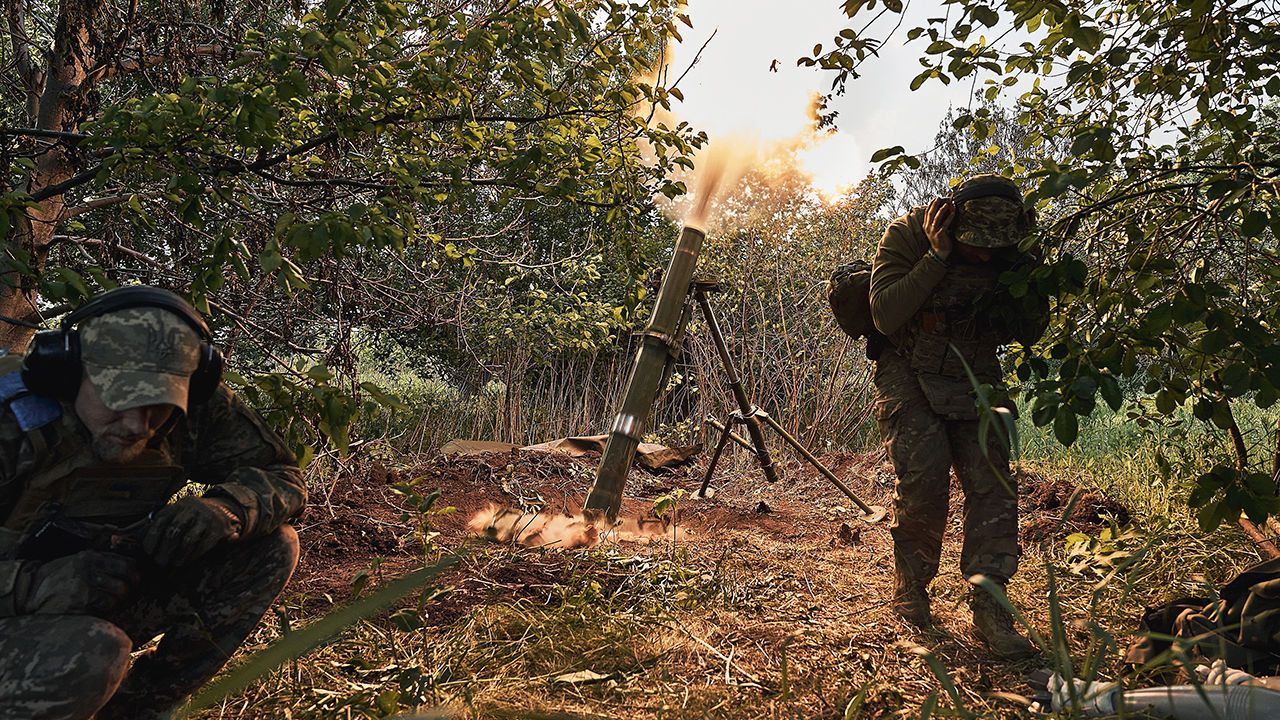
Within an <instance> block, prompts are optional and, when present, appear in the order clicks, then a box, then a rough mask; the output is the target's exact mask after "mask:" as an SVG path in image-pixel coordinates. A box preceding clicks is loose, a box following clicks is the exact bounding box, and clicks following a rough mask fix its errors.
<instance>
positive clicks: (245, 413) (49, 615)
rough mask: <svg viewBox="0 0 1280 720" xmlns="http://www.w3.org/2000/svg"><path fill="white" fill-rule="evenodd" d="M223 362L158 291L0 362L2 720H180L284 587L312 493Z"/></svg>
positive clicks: (103, 300) (205, 336)
mask: <svg viewBox="0 0 1280 720" xmlns="http://www.w3.org/2000/svg"><path fill="white" fill-rule="evenodd" d="M221 366H222V358H221V355H220V354H219V353H218V351H217V349H216V348H215V347H214V346H213V345H212V342H211V338H210V335H209V330H208V328H207V326H205V324H204V320H203V319H202V318H201V317H200V316H199V314H198V313H196V311H195V310H194V309H192V308H191V307H190V306H189V305H187V303H186V302H184V301H183V300H182V299H181V298H179V297H178V296H177V295H174V294H173V293H169V292H167V291H163V290H159V289H156V288H149V287H129V288H121V289H117V290H113V291H110V292H108V293H105V294H103V295H101V296H99V297H97V298H95V299H94V300H92V301H91V302H90V303H88V304H87V305H85V306H84V307H82V308H80V309H79V310H77V311H76V312H74V313H72V314H71V315H70V316H68V318H67V319H66V320H64V321H63V326H62V329H60V330H54V331H45V332H42V333H40V334H38V335H37V336H36V339H35V341H34V342H33V344H32V347H31V349H30V350H29V351H28V353H27V356H26V358H25V359H23V360H21V361H20V360H19V359H18V358H16V357H12V356H5V357H2V358H0V400H3V402H4V404H5V407H4V408H0V719H3V720H9V719H13V720H17V719H18V718H21V719H22V720H31V719H33V718H41V719H54V718H65V719H68V720H70V719H72V718H89V717H97V718H99V719H102V720H105V719H107V718H153V717H167V716H168V712H169V710H170V709H171V708H172V707H173V706H174V705H176V704H177V703H179V702H181V701H182V700H183V699H184V698H186V697H187V696H188V695H190V694H191V693H192V692H194V691H195V690H196V689H197V688H199V687H200V686H201V685H203V684H204V683H205V682H206V681H208V679H209V678H210V677H212V676H213V675H214V673H216V672H217V671H218V669H219V668H221V667H222V665H223V663H225V662H226V660H227V659H228V658H229V657H230V656H231V654H232V653H233V652H234V651H235V650H236V648H237V647H239V646H240V644H241V643H242V642H243V641H244V639H245V637H247V636H248V634H249V633H250V632H251V631H252V630H253V628H254V627H255V626H256V625H257V623H258V621H259V620H260V619H261V617H262V615H263V614H264V613H265V612H266V611H267V609H268V608H269V607H270V605H271V603H272V602H273V601H274V599H275V597H276V595H277V594H278V593H279V592H280V590H281V589H283V587H284V585H285V583H286V582H287V581H288V579H289V576H290V574H291V573H292V572H293V569H294V566H295V565H296V564H297V560H298V539H297V535H296V533H295V532H294V531H293V528H292V527H290V526H289V525H288V524H287V523H288V522H289V521H290V520H291V519H293V518H294V517H296V516H297V515H298V514H299V513H300V512H301V510H302V508H303V506H304V504H305V502H306V489H305V487H304V485H303V482H302V477H301V473H300V471H299V469H298V466H297V462H296V461H295V459H294V457H293V455H292V454H291V453H290V452H289V451H288V450H287V449H286V448H285V447H284V445H283V444H282V443H281V441H280V439H279V438H278V437H277V436H276V435H275V434H274V433H273V432H272V431H271V430H270V429H269V428H267V427H265V426H264V425H263V423H262V420H261V419H260V418H259V417H258V416H257V415H256V414H255V413H254V412H253V411H252V410H250V409H249V408H248V407H246V406H245V405H244V404H243V403H242V402H241V401H240V400H239V399H237V398H236V397H235V396H234V395H233V394H232V392H231V391H230V390H229V389H228V388H227V387H226V386H225V385H223V384H222V383H221V382H220V378H221V372H222V367H221ZM189 482H194V483H198V484H200V485H203V486H205V488H206V489H205V490H204V492H203V493H202V494H183V495H182V496H181V497H178V498H177V499H174V498H175V495H176V494H178V493H179V491H180V490H182V489H183V487H184V486H186V485H187V483H189ZM158 635H162V636H163V637H162V638H161V640H160V642H159V643H158V644H157V645H156V646H155V647H153V648H151V649H150V650H148V651H146V652H144V653H142V654H140V655H139V656H137V657H136V658H134V659H133V660H132V663H131V662H130V655H131V653H133V651H135V650H136V649H139V648H142V647H143V646H145V645H147V644H148V643H149V642H150V641H151V640H152V639H154V638H155V637H156V636H158Z"/></svg>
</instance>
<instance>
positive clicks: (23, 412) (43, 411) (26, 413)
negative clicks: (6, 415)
mask: <svg viewBox="0 0 1280 720" xmlns="http://www.w3.org/2000/svg"><path fill="white" fill-rule="evenodd" d="M0 402H5V403H8V405H9V412H11V413H13V416H14V418H16V419H17V421H18V427H20V428H22V431H23V432H26V431H28V430H34V429H36V428H40V427H44V426H45V425H48V424H49V423H51V422H53V421H55V420H57V419H58V418H60V417H62V403H60V402H58V401H57V400H54V399H53V398H48V397H44V396H42V395H32V394H31V391H30V390H28V389H27V386H26V385H25V384H24V383H23V382H22V372H21V371H15V372H10V373H6V374H4V375H0Z"/></svg>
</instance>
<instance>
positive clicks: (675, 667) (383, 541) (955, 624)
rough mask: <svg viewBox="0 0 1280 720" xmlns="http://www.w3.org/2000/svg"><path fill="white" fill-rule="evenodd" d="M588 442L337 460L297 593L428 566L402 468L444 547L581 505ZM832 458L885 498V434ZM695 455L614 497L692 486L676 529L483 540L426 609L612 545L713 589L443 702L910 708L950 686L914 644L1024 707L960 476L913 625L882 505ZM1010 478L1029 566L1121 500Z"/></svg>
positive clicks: (861, 490)
mask: <svg viewBox="0 0 1280 720" xmlns="http://www.w3.org/2000/svg"><path fill="white" fill-rule="evenodd" d="M596 460H597V458H593V457H586V458H579V459H570V458H565V457H559V456H552V455H544V454H532V453H520V452H514V453H510V454H508V453H500V454H489V455H483V456H475V457H469V458H460V459H454V460H445V459H440V458H437V459H434V460H429V461H425V462H417V463H412V462H411V463H402V464H401V465H399V466H397V467H396V468H394V469H392V468H388V467H386V466H385V465H369V466H367V467H363V468H359V469H352V470H350V471H348V472H345V473H342V474H340V475H338V476H337V479H336V481H335V482H334V484H333V485H332V486H331V487H329V488H327V489H326V490H325V491H322V492H319V493H317V494H316V496H315V497H313V504H312V507H311V508H310V509H309V510H308V513H307V515H306V517H305V518H304V520H303V522H302V523H301V524H300V527H299V531H300V533H299V534H300V537H301V539H302V559H301V564H300V566H299V569H298V572H297V574H296V575H295V577H294V579H293V581H292V584H291V588H290V591H291V592H292V597H294V598H297V599H298V602H299V603H300V604H301V605H302V606H303V607H311V608H315V609H320V608H322V607H323V606H325V605H327V604H328V603H335V602H341V601H344V600H346V599H347V598H349V597H350V596H351V588H352V580H353V578H354V577H355V576H356V575H357V574H358V573H360V572H361V571H365V572H368V573H369V574H371V575H372V576H373V579H374V581H375V582H376V580H377V578H379V577H395V576H397V575H399V574H401V573H402V572H405V571H407V570H410V569H412V568H414V567H417V566H420V565H421V563H422V562H423V555H424V549H423V548H424V545H423V542H422V541H423V535H422V532H423V528H422V526H421V525H419V516H418V515H417V514H416V513H414V512H412V511H411V504H410V503H409V502H408V500H407V499H406V497H405V495H404V494H402V493H401V492H397V491H396V489H395V486H396V485H397V484H405V483H407V484H409V485H412V486H413V487H415V488H416V489H417V490H418V491H419V492H420V493H421V494H423V495H425V494H426V493H428V492H430V491H432V490H437V489H438V490H439V491H440V493H441V501H440V502H439V503H438V504H437V505H436V507H435V509H436V510H437V511H438V510H440V509H441V508H442V507H446V506H447V507H452V508H455V510H454V511H451V512H446V513H444V514H432V515H430V516H429V517H428V521H429V528H427V529H428V530H429V531H430V532H433V533H439V534H438V536H435V537H434V538H433V539H432V542H433V543H434V544H435V545H436V546H443V547H446V548H448V547H458V546H461V545H463V544H467V543H473V544H474V543H475V539H474V538H472V537H471V536H470V534H469V533H468V531H467V529H466V522H467V520H468V518H470V517H471V515H472V514H474V513H475V512H477V511H479V510H481V509H482V508H484V507H485V506H486V505H487V504H489V503H498V504H501V505H507V506H516V507H525V508H528V507H542V508H544V509H545V510H546V511H548V512H573V511H576V510H577V509H578V508H580V507H581V503H582V501H583V499H584V498H585V495H586V492H587V490H588V489H589V486H590V483H591V481H592V479H593V475H594V466H595V462H596ZM823 460H824V462H826V463H827V465H828V466H829V467H831V468H832V469H833V470H834V471H835V472H836V473H837V475H839V476H840V477H841V478H843V479H845V480H846V482H847V484H848V485H850V486H851V487H852V489H853V490H854V491H855V492H856V493H858V494H859V495H860V497H861V498H862V499H863V500H864V501H866V502H868V503H871V504H876V505H883V506H886V507H889V506H891V505H892V482H893V471H892V467H891V466H890V465H889V464H888V462H887V461H886V460H885V458H884V456H883V453H869V454H836V455H828V456H826V457H824V458H823ZM704 462H705V458H695V461H694V462H693V463H692V464H690V465H687V466H685V467H683V468H678V469H675V470H673V471H667V472H663V473H658V474H652V473H648V472H646V471H643V470H639V469H637V470H635V471H634V472H633V474H632V476H631V478H630V480H629V485H628V487H627V495H628V498H627V500H626V502H625V504H624V508H623V514H624V515H631V516H643V515H647V514H651V513H652V510H653V505H654V502H655V500H656V499H657V498H659V497H661V496H663V495H666V494H668V493H672V492H673V491H678V490H684V491H685V492H686V495H685V496H684V497H681V498H680V499H679V500H678V516H679V517H678V525H679V527H680V528H681V529H682V530H683V531H685V532H686V535H685V536H683V537H682V538H681V539H680V540H678V541H676V542H674V543H672V542H657V543H651V544H648V545H637V544H619V545H616V546H615V547H611V548H610V550H609V552H610V553H611V555H610V557H612V558H614V559H613V560H610V561H608V562H604V561H599V560H598V557H599V553H598V552H597V551H592V550H573V551H561V550H556V549H554V548H543V549H523V548H512V547H502V546H488V547H484V546H481V547H480V548H479V549H477V550H474V551H472V552H471V553H470V554H469V556H468V559H467V561H466V562H464V563H463V564H462V565H461V566H460V567H459V568H457V569H455V570H454V571H453V572H452V573H451V574H450V575H449V576H448V577H446V578H444V580H443V584H444V585H445V586H447V587H449V588H450V592H449V593H448V594H446V595H444V596H443V597H442V598H441V599H439V600H437V601H435V602H433V603H432V604H431V606H429V608H428V612H427V613H426V617H425V621H426V624H427V626H428V628H434V631H435V632H440V633H445V632H449V631H450V630H451V629H454V628H457V627H459V626H460V625H461V624H463V623H467V622H474V621H475V618H477V617H480V616H482V615H483V614H484V613H485V612H487V611H488V610H489V609H492V608H498V607H510V606H513V605H518V604H519V603H521V602H528V603H532V604H533V605H534V606H537V605H544V606H545V605H547V604H552V603H555V602H559V600H557V599H556V598H557V597H559V595H558V594H557V592H556V589H557V588H561V587H564V586H565V585H566V584H571V583H573V582H575V578H576V579H581V577H582V575H583V574H584V573H585V574H587V575H588V576H590V578H591V579H592V581H593V582H595V583H596V585H597V586H598V588H599V590H598V592H599V593H600V594H601V595H600V596H601V597H603V598H608V597H610V596H611V595H612V594H613V593H615V592H617V591H618V589H619V588H621V587H622V586H623V585H624V584H626V583H628V582H631V581H632V580H634V578H633V577H630V576H629V575H630V573H629V572H628V571H627V570H626V567H628V566H627V565H626V564H625V563H622V564H619V562H617V561H616V559H617V557H619V556H634V557H636V558H641V559H643V558H674V557H677V554H678V557H679V562H680V563H681V564H683V565H687V566H688V567H690V568H692V570H693V571H694V573H695V575H696V577H700V578H701V579H702V580H701V582H703V584H704V585H705V586H707V587H708V588H710V591H709V592H707V593H705V594H703V595H699V596H698V597H699V598H700V600H699V601H698V602H695V603H693V604H682V605H681V606H680V607H672V608H671V609H670V612H669V614H668V615H667V616H666V620H665V621H664V623H663V627H662V628H661V629H658V628H655V629H654V632H655V633H657V634H660V635H661V636H662V638H663V639H662V641H661V642H657V640H655V639H654V638H648V639H647V640H651V641H653V643H656V644H653V645H652V646H653V647H657V648H660V649H657V650H654V651H653V652H652V653H650V654H649V655H647V656H645V657H644V658H642V659H640V660H637V662H636V666H635V668H634V669H632V670H629V671H627V672H614V673H612V674H610V675H608V679H607V681H601V682H593V683H590V684H584V685H578V684H576V683H569V684H556V683H552V684H550V685H547V684H546V683H543V684H542V685H539V688H540V689H539V690H538V691H537V692H530V691H529V690H528V689H527V687H523V686H522V689H512V690H510V691H509V692H502V691H500V689H496V688H488V689H487V694H485V693H481V694H480V695H475V694H474V692H477V691H468V697H469V699H468V700H466V701H465V702H464V701H459V702H460V703H461V704H459V702H454V703H453V704H452V705H451V707H452V708H453V709H454V710H456V711H459V712H461V713H462V714H464V715H466V716H474V717H500V716H511V714H512V713H515V714H520V713H521V712H530V713H534V714H535V715H536V714H538V713H541V716H545V717H617V718H624V717H625V718H631V717H734V718H736V717H762V718H763V717H844V716H845V712H846V710H847V709H848V708H849V707H850V703H854V705H855V706H857V707H861V708H862V711H861V712H862V714H861V715H858V717H867V718H881V717H886V718H887V717H908V716H911V717H918V716H919V712H920V707H921V705H922V703H926V702H928V698H929V697H930V696H932V695H938V694H941V697H942V698H943V699H944V700H946V698H947V695H946V693H945V691H943V690H942V687H943V686H942V684H941V683H940V681H939V679H938V677H937V676H936V675H935V673H934V671H932V670H930V668H929V664H928V662H926V660H925V657H926V655H928V656H931V657H933V658H935V659H937V660H938V661H940V662H941V664H942V665H943V666H945V668H946V670H947V673H948V674H949V677H950V678H951V679H952V680H953V681H954V682H955V683H956V685H957V687H958V689H957V691H956V692H957V693H958V696H957V697H958V699H959V700H960V701H961V702H962V703H964V704H966V706H968V707H970V708H977V711H978V712H979V714H981V715H982V716H983V717H1001V716H1010V717H1025V716H1026V715H1025V709H1024V708H1023V707H1021V705H1020V701H1019V700H1017V699H1016V697H1006V696H1005V695H1004V693H1012V694H1013V695H1015V696H1016V695H1025V694H1027V693H1028V692H1029V690H1028V688H1027V687H1026V685H1025V683H1024V682H1023V677H1024V675H1025V674H1026V673H1027V672H1028V671H1030V670H1032V669H1034V668H1036V667H1039V666H1041V665H1043V662H1037V661H1029V662H1024V663H1017V664H1010V663H1004V662H998V661H996V660H994V659H992V658H991V657H989V656H988V655H987V653H986V651H985V650H984V648H983V647H982V646H981V644H979V643H978V642H977V641H976V640H975V639H974V638H973V636H972V633H971V630H970V627H969V624H968V619H967V607H966V604H965V602H964V599H965V595H966V592H967V584H966V583H965V582H964V581H963V579H962V578H960V577H959V574H958V571H957V563H958V556H959V551H960V518H959V516H960V512H959V503H960V502H961V499H962V498H961V494H960V491H959V489H958V485H953V493H952V508H951V510H952V512H951V515H950V520H949V524H948V530H947V537H946V544H945V547H944V557H943V570H942V574H941V576H940V577H939V578H938V579H937V580H936V581H935V582H934V584H933V585H932V587H931V594H932V597H933V604H934V611H935V616H936V617H937V618H938V623H937V626H936V627H935V628H934V629H932V630H928V631H920V630H917V629H915V628H913V627H911V626H909V625H906V624H905V623H903V622H902V621H900V620H899V619H898V618H897V617H896V616H895V615H894V614H893V613H892V612H891V611H890V610H889V609H888V607H887V601H888V598H889V596H890V590H891V587H892V576H893V562H892V544H891V539H890V535H889V521H888V520H885V521H883V522H880V523H877V524H874V525H868V524H865V523H863V522H861V521H860V520H859V513H858V512H857V511H856V509H855V508H853V507H852V504H851V503H850V502H849V501H848V500H847V499H846V498H844V496H843V495H841V494H840V493H839V492H838V491H837V490H836V489H835V488H834V487H832V486H830V485H829V484H828V483H827V481H826V480H825V479H823V478H822V477H821V476H819V475H818V474H817V473H815V472H813V471H812V469H811V468H809V467H808V466H803V465H800V464H798V463H796V462H795V461H791V460H788V461H784V462H783V463H782V464H781V469H782V476H783V479H782V481H781V482H779V483H777V484H775V485H768V484H766V483H765V482H764V481H763V478H762V477H761V476H760V475H759V473H758V472H757V471H755V469H754V468H752V467H751V466H750V464H749V463H748V462H747V460H746V457H745V456H740V457H738V458H737V462H736V463H735V464H733V465H731V466H730V467H733V468H737V469H736V470H730V471H728V472H726V473H724V474H723V475H722V476H721V477H718V478H717V479H716V482H715V483H713V486H716V492H715V494H714V495H713V496H712V497H711V498H708V499H696V498H694V497H692V494H693V492H694V491H695V490H696V489H697V487H698V484H699V482H700V480H701V471H702V468H703V463H704ZM1020 490H1021V492H1020V495H1021V497H1020V505H1021V508H1022V527H1023V531H1022V533H1023V539H1024V544H1025V545H1027V547H1028V551H1027V556H1026V557H1024V568H1027V567H1028V565H1034V564H1037V563H1039V562H1040V559H1039V556H1038V551H1037V550H1036V548H1037V547H1042V546H1044V545H1041V543H1048V544H1053V543H1055V542H1057V541H1059V540H1060V539H1061V538H1064V537H1066V535H1068V534H1070V533H1074V532H1086V533H1093V532H1097V531H1098V530H1100V529H1102V528H1103V527H1106V526H1107V524H1108V523H1110V522H1112V521H1118V522H1120V523H1123V522H1125V521H1127V519H1128V516H1129V513H1128V511H1127V509H1126V508H1124V507H1122V506H1120V505H1119V504H1118V503H1116V502H1114V501H1112V500H1110V499H1108V498H1107V497H1105V496H1104V495H1103V494H1102V493H1101V492H1099V491H1097V490H1096V489H1091V488H1087V487H1086V488H1078V487H1077V486H1075V485H1073V484H1072V483H1070V482H1067V481H1065V480H1062V479H1054V478H1049V477H1046V476H1045V475H1044V474H1043V473H1041V472H1038V471H1034V470H1025V469H1024V471H1022V472H1021V473H1020ZM1064 514H1065V517H1064ZM1059 544H1060V543H1059ZM593 553H594V554H593ZM371 567H373V568H374V569H373V570H372V571H371V570H370V568H371ZM697 573H701V574H700V575H697ZM695 582H698V581H696V580H695ZM704 589H705V588H704ZM1044 593H1045V586H1044V578H1043V573H1033V572H1029V571H1028V572H1024V573H1023V574H1022V575H1020V576H1019V578H1018V579H1016V580H1015V582H1014V583H1013V585H1012V586H1011V588H1010V594H1011V597H1012V598H1013V600H1014V602H1015V603H1016V604H1019V605H1020V606H1022V607H1024V608H1026V609H1027V611H1028V616H1029V617H1030V618H1032V620H1033V623H1036V624H1038V625H1039V627H1042V628H1043V627H1044V626H1045V623H1046V622H1047V619H1048V618H1047V613H1048V609H1047V607H1046V605H1045V600H1044V597H1045V595H1044ZM1137 610H1140V608H1137ZM638 644H639V643H638ZM566 669H572V668H568V667H566ZM578 669H582V668H578ZM588 669H589V668H588ZM955 699H956V698H952V699H951V700H949V701H947V702H949V703H951V704H955V703H954V700H955ZM535 711H536V712H535Z"/></svg>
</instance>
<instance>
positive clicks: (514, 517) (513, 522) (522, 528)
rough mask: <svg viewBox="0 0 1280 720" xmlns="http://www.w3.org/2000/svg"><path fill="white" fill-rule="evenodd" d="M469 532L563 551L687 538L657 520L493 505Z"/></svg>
mask: <svg viewBox="0 0 1280 720" xmlns="http://www.w3.org/2000/svg"><path fill="white" fill-rule="evenodd" d="M467 529H468V530H470V531H471V532H472V533H473V534H475V535H479V536H481V537H485V538H488V539H490V540H493V541H496V542H513V543H515V544H517V545H524V546H526V547H551V548H558V549H561V550H570V549H573V548H581V547H592V546H594V545H599V544H601V543H607V542H633V543H642V544H647V543H651V542H654V541H655V540H662V539H675V540H680V539H683V538H684V537H686V535H687V533H686V532H685V531H684V530H682V529H680V528H679V527H678V526H672V524H671V523H670V522H668V521H664V520H660V519H657V518H620V519H619V520H618V521H617V522H616V523H609V522H608V521H606V520H600V521H592V520H591V519H589V518H586V517H584V516H583V515H582V513H577V514H575V515H564V514H556V513H545V512H525V511H522V510H517V509H515V508H509V507H503V506H500V505H495V504H493V503H489V505H487V506H486V507H485V508H484V509H483V510H481V511H480V512H477V513H476V514H475V515H473V516H472V517H471V520H470V521H469V522H468V523H467Z"/></svg>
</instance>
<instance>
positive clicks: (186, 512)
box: [142, 497, 240, 567]
mask: <svg viewBox="0 0 1280 720" xmlns="http://www.w3.org/2000/svg"><path fill="white" fill-rule="evenodd" d="M238 537H240V520H239V518H238V517H237V516H236V514H235V513H234V512H232V511H231V509H230V508H229V507H227V506H226V505H225V504H223V503H221V502H219V501H217V500H210V499H208V498H200V497H184V498H182V499H181V500H178V501H177V502H175V503H172V504H170V505H166V506H165V507H164V508H163V509H161V510H160V511H158V512H157V513H156V514H155V517H154V518H153V519H152V521H151V526H150V527H149V528H148V529H147V534H146V537H144V538H143V539H142V549H143V550H144V551H145V552H146V553H147V555H149V556H150V557H151V559H152V560H154V561H155V563H156V564H157V565H160V566H161V567H172V566H175V565H181V564H183V563H186V562H188V561H191V560H194V559H196V558H198V557H200V556H201V555H204V554H205V553H207V552H209V551H210V550H212V549H213V548H214V547H216V546H217V545H218V544H219V543H222V542H225V541H227V540H235V539H236V538H238Z"/></svg>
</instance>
